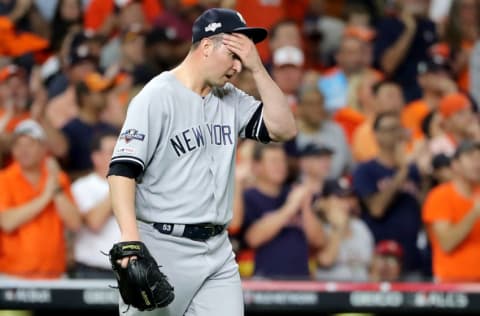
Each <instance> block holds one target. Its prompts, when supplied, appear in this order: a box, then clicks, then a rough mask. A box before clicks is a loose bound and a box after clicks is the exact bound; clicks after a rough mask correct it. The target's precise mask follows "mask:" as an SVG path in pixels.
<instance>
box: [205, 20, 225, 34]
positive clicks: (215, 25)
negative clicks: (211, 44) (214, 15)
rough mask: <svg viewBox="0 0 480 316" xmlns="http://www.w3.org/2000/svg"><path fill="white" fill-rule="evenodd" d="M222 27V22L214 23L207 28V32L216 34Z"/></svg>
mask: <svg viewBox="0 0 480 316" xmlns="http://www.w3.org/2000/svg"><path fill="white" fill-rule="evenodd" d="M219 27H222V23H220V22H212V23H210V24H209V25H207V26H206V27H205V32H215V30H216V29H218V28H219Z"/></svg>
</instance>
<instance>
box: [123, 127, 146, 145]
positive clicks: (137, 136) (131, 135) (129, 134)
mask: <svg viewBox="0 0 480 316" xmlns="http://www.w3.org/2000/svg"><path fill="white" fill-rule="evenodd" d="M120 139H123V140H125V142H126V143H128V142H130V141H131V140H139V141H141V142H143V140H144V139H145V134H142V133H139V132H138V130H136V129H134V128H131V129H127V130H126V131H125V132H122V133H121V134H120Z"/></svg>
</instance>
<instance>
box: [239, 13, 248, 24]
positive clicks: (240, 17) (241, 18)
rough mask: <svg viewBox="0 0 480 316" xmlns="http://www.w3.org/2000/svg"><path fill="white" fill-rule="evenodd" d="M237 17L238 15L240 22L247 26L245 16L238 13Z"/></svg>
mask: <svg viewBox="0 0 480 316" xmlns="http://www.w3.org/2000/svg"><path fill="white" fill-rule="evenodd" d="M237 15H238V18H239V19H240V21H242V22H243V24H247V22H245V19H244V18H243V16H242V15H241V14H240V12H237Z"/></svg>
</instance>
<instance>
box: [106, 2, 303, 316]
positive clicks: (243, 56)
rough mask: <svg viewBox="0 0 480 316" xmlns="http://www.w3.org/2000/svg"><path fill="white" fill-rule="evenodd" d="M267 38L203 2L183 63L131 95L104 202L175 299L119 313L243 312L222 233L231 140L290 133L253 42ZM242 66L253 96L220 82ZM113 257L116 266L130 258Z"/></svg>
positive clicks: (228, 202)
mask: <svg viewBox="0 0 480 316" xmlns="http://www.w3.org/2000/svg"><path fill="white" fill-rule="evenodd" d="M266 36H267V31H266V30H265V29H261V28H251V27H247V25H246V23H245V21H244V19H243V17H242V16H241V15H240V14H239V13H238V12H236V11H233V10H229V9H215V8H214V9H209V10H207V11H205V12H204V13H203V14H202V15H201V16H200V17H199V18H198V19H197V20H196V21H195V23H194V25H193V37H192V47H191V49H190V51H189V53H188V55H187V56H186V57H185V59H184V60H183V61H182V63H181V64H180V65H179V66H177V67H176V68H174V69H173V70H171V71H166V72H163V73H161V74H160V75H158V76H157V77H155V78H154V79H152V80H151V81H150V82H149V83H148V84H147V85H146V86H145V87H144V88H143V89H142V90H141V91H140V92H139V93H138V95H137V96H136V97H135V98H134V99H133V100H132V101H131V104H130V105H129V108H128V112H127V117H126V120H125V123H124V125H123V128H122V131H121V134H120V137H119V139H118V141H117V144H116V147H115V150H114V153H113V157H112V160H111V163H110V170H109V176H108V182H109V184H110V191H111V198H112V206H113V209H114V213H115V216H116V219H117V221H118V224H119V226H120V230H121V239H122V242H127V243H128V242H135V241H142V242H143V244H144V245H146V247H147V248H148V251H149V253H150V254H151V256H152V257H153V258H154V259H155V260H156V262H158V264H159V265H160V266H161V268H160V269H161V271H162V272H163V273H164V274H165V275H166V277H167V278H168V281H169V283H170V284H171V285H172V286H173V288H174V293H175V299H174V300H173V302H171V303H170V304H169V305H168V306H167V307H164V308H157V309H154V310H152V311H147V312H140V311H139V310H138V309H136V308H133V307H130V309H128V311H127V313H126V315H188V316H190V315H205V316H207V315H208V316H216V315H218V316H220V315H221V316H224V315H230V316H238V315H243V296H242V289H241V283H240V277H239V273H238V269H237V264H236V262H235V260H234V255H233V252H232V248H231V245H230V242H229V239H228V236H227V232H226V226H227V225H228V223H229V221H230V220H231V217H232V198H233V192H234V191H233V183H234V181H233V180H234V165H235V148H236V145H237V142H238V137H243V138H250V139H254V140H257V141H261V142H265V143H266V142H269V141H285V140H288V139H291V138H293V137H294V136H295V134H296V126H295V121H294V118H293V115H292V113H291V111H290V109H289V107H288V105H287V100H286V97H285V96H284V95H283V94H282V92H281V91H280V89H279V88H278V86H277V85H276V84H275V83H274V81H273V80H272V79H271V77H270V76H269V75H268V73H267V71H266V69H265V68H264V66H263V64H262V62H261V60H260V57H259V55H258V53H257V50H256V47H255V43H258V42H260V41H262V40H264V39H265V37H266ZM242 69H246V70H248V71H251V72H252V74H253V78H254V81H255V84H256V86H257V88H258V90H259V91H260V96H261V101H258V100H255V99H254V98H253V97H251V96H249V95H247V94H245V93H244V92H242V91H240V90H239V89H237V88H235V87H234V86H233V85H232V84H230V83H229V80H230V79H231V78H232V77H233V76H234V75H235V74H237V73H239V72H240V71H242ZM136 247H137V246H136V244H130V245H129V246H128V247H124V248H125V249H127V251H129V250H131V249H134V248H136ZM122 258H123V259H122V260H121V261H120V260H117V262H119V263H120V262H121V267H123V268H127V267H128V265H129V264H130V263H131V262H133V261H135V260H136V257H134V256H125V257H122ZM120 290H121V293H122V288H120ZM142 295H143V293H142ZM122 297H123V293H122ZM147 303H148V302H147ZM126 309H127V306H126V304H125V303H124V302H123V301H122V302H121V303H120V310H121V311H124V310H126Z"/></svg>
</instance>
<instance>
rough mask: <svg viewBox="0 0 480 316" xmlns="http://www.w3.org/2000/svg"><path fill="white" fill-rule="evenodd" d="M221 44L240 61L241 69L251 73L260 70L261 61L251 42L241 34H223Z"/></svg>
mask: <svg viewBox="0 0 480 316" xmlns="http://www.w3.org/2000/svg"><path fill="white" fill-rule="evenodd" d="M222 42H223V44H224V45H225V46H226V47H227V49H228V50H230V51H231V52H232V53H234V54H235V55H237V56H238V58H240V61H241V62H242V64H243V67H245V68H247V69H249V70H250V71H252V72H255V71H257V70H260V69H261V67H263V65H262V60H261V59H260V56H259V55H258V51H257V48H256V47H255V44H254V43H253V41H252V40H251V39H250V38H248V37H247V36H245V35H244V34H241V33H231V34H228V33H225V34H224V35H223V39H222Z"/></svg>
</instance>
